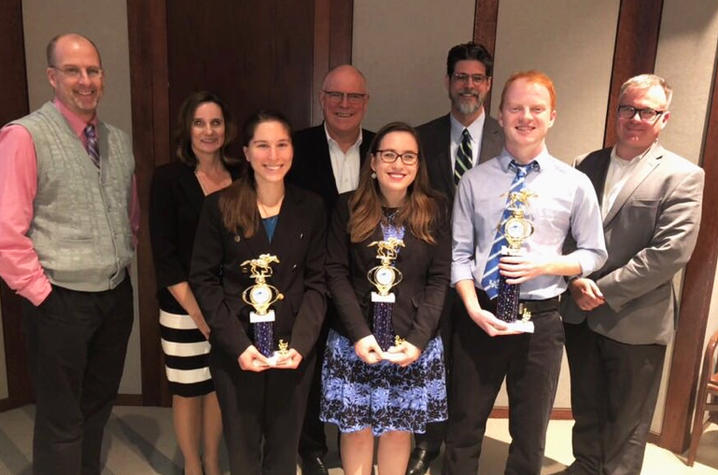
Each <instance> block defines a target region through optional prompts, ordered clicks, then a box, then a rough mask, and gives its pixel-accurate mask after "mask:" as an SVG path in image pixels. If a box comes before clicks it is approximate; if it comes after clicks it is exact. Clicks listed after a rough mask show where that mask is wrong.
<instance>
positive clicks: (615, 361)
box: [561, 74, 704, 474]
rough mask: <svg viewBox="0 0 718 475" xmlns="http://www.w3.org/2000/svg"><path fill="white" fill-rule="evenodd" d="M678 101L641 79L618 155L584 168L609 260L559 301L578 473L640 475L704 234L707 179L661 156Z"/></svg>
mask: <svg viewBox="0 0 718 475" xmlns="http://www.w3.org/2000/svg"><path fill="white" fill-rule="evenodd" d="M671 95H672V91H671V88H670V87H669V86H668V85H667V84H666V82H665V80H664V79H663V78H660V77H658V76H655V75H652V74H645V75H641V76H636V77H634V78H631V79H629V80H628V81H626V83H624V84H623V86H622V87H621V91H620V95H619V101H618V104H619V106H618V110H617V116H618V117H617V121H616V132H617V136H618V141H617V143H616V145H615V147H612V148H606V149H603V150H598V151H595V152H593V153H590V154H588V155H587V156H586V157H585V158H584V159H582V160H580V162H579V163H578V165H577V167H578V169H579V170H581V171H583V172H584V173H586V174H587V175H588V176H589V178H590V179H591V181H592V182H593V186H594V187H595V189H596V193H597V195H598V199H599V201H600V203H601V213H602V215H603V230H604V235H605V238H606V248H607V250H608V260H607V261H606V263H605V264H604V265H603V267H601V268H600V269H599V270H598V271H597V272H595V273H593V274H591V275H589V276H587V277H585V278H576V279H573V280H572V281H571V283H570V285H569V292H570V296H568V295H566V296H565V298H563V299H562V308H561V310H562V312H561V313H562V315H563V319H564V327H565V332H566V350H567V353H568V362H569V368H570V370H571V407H572V411H573V416H574V418H575V419H576V423H575V425H574V427H573V454H574V456H575V457H576V460H575V461H574V462H573V464H571V466H570V467H569V468H568V469H567V470H566V473H571V474H611V473H626V474H638V473H640V472H641V465H642V463H643V454H644V451H645V446H646V437H647V435H648V431H649V429H650V424H651V420H652V418H653V411H654V409H655V406H656V399H657V396H658V388H659V385H660V382H661V374H662V370H663V360H664V356H665V352H666V345H667V344H668V342H669V341H670V340H671V338H672V337H673V332H674V329H675V323H676V321H677V316H678V315H677V310H678V309H677V308H676V307H675V298H676V296H675V291H674V288H673V276H674V274H675V273H676V272H678V271H679V270H680V269H681V268H682V267H683V266H684V265H685V264H686V262H687V261H688V259H689V258H690V256H691V253H692V252H693V248H694V246H695V243H696V239H697V236H698V227H699V223H700V217H701V200H702V195H703V181H704V173H703V170H702V169H701V168H699V167H698V166H696V165H694V164H693V163H691V162H689V161H688V160H685V159H684V158H681V157H679V156H678V155H676V154H674V153H671V152H669V151H668V150H666V149H664V148H663V147H662V146H661V145H660V144H659V143H658V135H659V134H660V132H661V130H662V129H663V128H664V127H665V125H666V123H667V122H668V119H669V117H670V112H669V111H668V107H669V105H670V102H671Z"/></svg>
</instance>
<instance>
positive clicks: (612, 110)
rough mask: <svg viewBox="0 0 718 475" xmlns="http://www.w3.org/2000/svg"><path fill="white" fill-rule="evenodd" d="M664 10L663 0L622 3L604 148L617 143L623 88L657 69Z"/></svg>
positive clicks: (630, 0)
mask: <svg viewBox="0 0 718 475" xmlns="http://www.w3.org/2000/svg"><path fill="white" fill-rule="evenodd" d="M662 10H663V0H621V8H620V10H619V12H618V27H617V28H616V46H615V48H614V53H613V71H612V73H611V86H610V92H609V96H608V113H607V114H606V131H605V135H604V139H603V144H604V146H605V147H608V146H610V145H613V144H614V143H616V108H617V107H618V91H619V90H620V89H621V85H622V84H623V83H624V82H626V80H627V79H628V78H630V77H633V76H635V75H637V74H643V73H652V72H653V70H654V67H655V64H656V51H657V50H658V30H659V29H660V26H661V12H662Z"/></svg>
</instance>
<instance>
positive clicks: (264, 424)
mask: <svg viewBox="0 0 718 475" xmlns="http://www.w3.org/2000/svg"><path fill="white" fill-rule="evenodd" d="M290 134H291V132H290V127H289V123H288V122H287V121H286V119H284V118H283V117H282V116H281V115H279V114H275V113H268V112H259V113H257V114H255V115H253V116H252V117H251V118H250V119H249V120H248V122H247V124H246V125H245V127H244V140H245V146H244V154H245V156H246V158H247V161H248V162H249V166H248V167H247V168H246V170H245V171H244V173H243V174H242V176H241V177H240V179H239V180H237V181H236V182H235V183H234V184H233V185H232V186H230V187H229V188H227V189H225V190H223V191H221V192H219V193H216V194H214V195H212V196H209V197H208V198H207V200H206V201H205V205H204V208H203V210H202V215H201V217H200V222H199V226H198V228H197V237H196V239H195V246H194V253H193V256H192V267H191V272H190V283H191V285H192V289H193V290H194V292H195V295H196V296H197V301H198V302H199V306H200V308H201V309H202V313H203V314H204V315H205V318H206V319H207V323H208V324H209V326H210V328H211V333H210V341H211V343H212V351H211V354H210V368H211V370H212V377H213V379H214V382H215V386H216V387H217V394H218V397H219V403H220V407H221V409H222V421H223V426H224V434H225V438H226V441H227V447H228V449H229V450H228V451H229V456H230V467H231V470H232V473H234V474H243V475H244V474H265V475H266V474H281V475H285V474H288V473H294V472H295V471H296V457H297V446H298V444H299V432H300V429H301V424H302V420H303V416H304V410H305V406H306V398H307V394H308V392H309V384H310V383H311V379H312V374H311V373H312V370H313V368H314V359H315V357H316V355H315V354H314V352H313V347H314V344H315V342H316V339H317V336H318V335H319V330H320V327H321V324H322V321H323V318H324V311H325V307H326V301H325V293H326V289H325V285H324V244H325V232H326V213H325V211H324V208H323V206H322V202H321V199H320V198H319V197H318V196H317V195H315V194H313V193H310V192H306V191H303V190H300V189H299V188H295V187H293V186H289V185H287V186H285V184H284V176H285V175H286V173H287V171H288V170H289V167H290V166H291V164H292V143H291V138H290ZM262 254H269V255H272V256H275V257H276V258H277V260H278V262H276V261H275V262H273V263H272V264H270V265H271V269H272V273H271V274H269V275H268V277H267V278H266V280H267V283H268V284H270V285H272V286H274V287H276V288H277V289H278V290H279V291H280V292H281V293H282V294H283V296H284V297H283V299H281V300H277V301H275V302H273V303H272V305H271V309H272V310H274V315H275V320H274V322H272V323H269V324H268V323H266V322H264V323H250V313H251V312H252V311H255V312H256V313H261V312H259V311H258V309H257V308H255V307H256V306H254V305H250V304H248V303H246V302H245V301H244V299H243V292H245V290H246V289H249V288H251V287H253V286H254V285H255V283H258V280H253V278H252V277H251V274H250V273H248V272H246V271H247V270H249V269H247V267H248V266H246V265H245V264H246V261H249V260H252V259H258V258H260V255H262ZM268 260H271V261H274V259H268ZM246 296H247V294H245V297H246ZM274 297H276V295H274ZM280 340H283V341H285V342H287V343H288V347H287V348H286V351H285V352H283V354H280V355H278V359H277V360H276V361H273V360H272V359H270V358H269V357H270V356H271V355H272V354H273V353H274V351H276V350H277V348H278V345H279V341H280ZM263 439H264V446H262V440H263ZM262 453H264V459H263V460H262V457H261V454H262Z"/></svg>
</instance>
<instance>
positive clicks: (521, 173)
mask: <svg viewBox="0 0 718 475" xmlns="http://www.w3.org/2000/svg"><path fill="white" fill-rule="evenodd" d="M538 168H539V165H538V162H536V161H533V162H531V163H529V164H527V165H519V164H518V163H516V162H515V161H513V160H511V163H509V170H511V171H516V176H515V177H514V180H513V181H512V182H511V187H510V188H509V191H508V193H507V198H506V201H507V203H508V201H509V198H510V194H511V193H513V192H518V191H521V190H522V189H523V188H524V182H525V180H526V176H527V175H528V174H529V173H530V172H531V171H532V170H538ZM510 217H511V210H510V209H509V208H508V206H507V207H506V208H504V212H503V214H502V215H501V222H500V223H499V225H498V228H497V229H496V236H495V237H494V242H493V243H492V244H491V252H489V257H488V258H487V259H486V267H485V268H484V275H483V276H482V277H481V287H482V288H483V289H484V292H486V294H487V295H488V296H489V298H490V299H491V300H493V299H495V298H496V297H497V296H498V295H499V281H502V280H503V278H501V275H500V274H499V260H500V259H501V248H502V247H504V246H508V242H507V241H506V237H505V236H504V229H503V224H504V223H505V222H506V220H507V219H509V218H510ZM517 287H518V286H517Z"/></svg>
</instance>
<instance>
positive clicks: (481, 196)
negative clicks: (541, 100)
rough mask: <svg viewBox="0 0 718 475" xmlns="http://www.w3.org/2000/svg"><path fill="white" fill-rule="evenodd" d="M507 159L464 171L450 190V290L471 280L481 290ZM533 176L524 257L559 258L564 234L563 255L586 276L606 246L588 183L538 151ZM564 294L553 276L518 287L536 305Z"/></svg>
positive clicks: (507, 175)
mask: <svg viewBox="0 0 718 475" xmlns="http://www.w3.org/2000/svg"><path fill="white" fill-rule="evenodd" d="M512 159H513V157H512V156H511V155H510V154H509V153H508V152H507V151H506V149H504V150H503V151H502V152H501V155H499V156H498V157H495V158H493V159H491V160H489V161H487V162H485V163H482V164H480V165H479V166H477V167H474V168H472V169H471V170H469V171H467V172H466V173H465V174H464V176H463V178H462V179H461V182H459V187H458V189H457V191H456V198H455V200H454V214H453V246H452V263H451V285H455V284H456V282H458V281H460V280H473V281H474V285H475V286H476V287H477V288H481V276H482V275H483V273H484V267H486V260H487V257H488V255H489V251H490V250H491V244H492V242H493V240H494V237H495V236H496V229H497V227H498V225H499V221H500V220H501V216H502V213H503V211H504V208H505V207H506V192H507V191H508V189H509V188H510V186H511V182H512V181H513V179H514V176H515V172H513V171H511V170H509V163H510V162H511V160H512ZM535 160H536V161H537V162H538V164H539V170H538V171H532V172H531V173H530V174H529V175H528V176H527V177H526V186H525V190H528V191H531V192H533V193H535V196H533V197H532V198H530V199H529V201H528V207H527V208H526V211H527V212H526V217H527V219H529V220H530V221H531V222H532V223H533V225H534V233H533V234H532V235H531V236H530V237H529V238H528V239H526V241H524V243H523V246H522V247H523V249H525V250H526V255H527V256H529V257H530V256H543V257H546V258H548V259H552V258H555V257H558V256H561V255H562V254H563V252H562V248H563V243H564V241H565V239H566V237H567V236H568V235H569V233H570V234H571V235H572V236H573V238H574V240H575V241H576V250H575V251H573V252H571V253H570V254H569V255H570V256H571V257H573V258H575V259H576V260H577V261H578V263H579V264H580V265H581V274H582V275H584V276H586V275H588V274H590V273H591V272H593V271H595V270H597V269H599V268H600V267H601V266H602V265H603V263H604V262H605V261H606V258H607V256H608V254H607V253H606V244H605V242H604V238H603V224H602V220H601V210H600V208H599V206H598V199H597V198H596V192H595V191H594V188H593V185H592V184H591V181H590V180H589V179H588V177H587V176H586V175H584V174H583V173H582V172H580V171H578V170H576V169H575V168H573V167H571V166H569V165H567V164H565V163H563V162H562V161H560V160H558V159H556V158H554V157H552V156H551V155H550V154H549V153H548V150H546V148H545V147H544V150H543V151H542V152H541V153H540V154H539V155H538V156H537V157H536V158H535ZM564 290H566V280H565V279H564V277H563V276H558V275H541V276H538V277H535V278H533V279H531V280H529V281H527V282H524V283H523V284H521V297H520V298H522V299H529V300H542V299H548V298H552V297H556V296H557V295H560V294H561V293H563V291H564Z"/></svg>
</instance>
